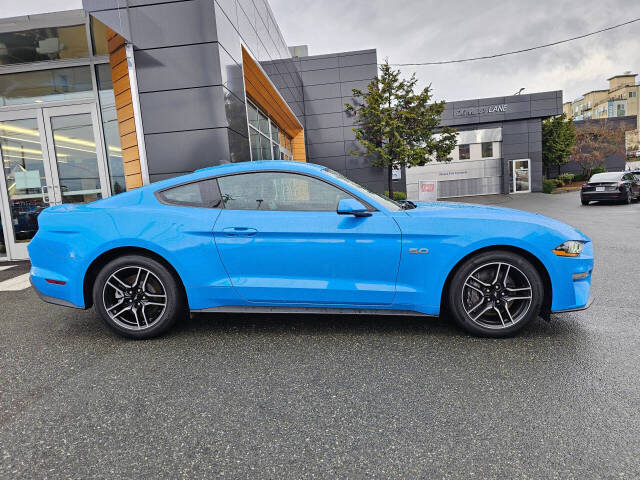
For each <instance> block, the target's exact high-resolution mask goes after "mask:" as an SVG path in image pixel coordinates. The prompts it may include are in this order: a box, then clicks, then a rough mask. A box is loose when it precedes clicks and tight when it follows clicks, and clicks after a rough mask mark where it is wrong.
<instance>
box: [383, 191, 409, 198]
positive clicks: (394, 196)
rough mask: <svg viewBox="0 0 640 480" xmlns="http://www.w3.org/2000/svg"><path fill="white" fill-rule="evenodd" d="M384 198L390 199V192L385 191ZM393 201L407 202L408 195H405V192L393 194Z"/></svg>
mask: <svg viewBox="0 0 640 480" xmlns="http://www.w3.org/2000/svg"><path fill="white" fill-rule="evenodd" d="M384 196H385V197H387V198H389V190H385V192H384ZM393 199H394V200H406V199H407V194H406V193H404V192H393Z"/></svg>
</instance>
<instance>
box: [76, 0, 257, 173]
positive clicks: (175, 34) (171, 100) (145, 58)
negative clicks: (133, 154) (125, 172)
mask: <svg viewBox="0 0 640 480" xmlns="http://www.w3.org/2000/svg"><path fill="white" fill-rule="evenodd" d="M256 1H258V0H256ZM124 3H127V4H128V7H127V5H125V4H124ZM220 3H221V4H224V5H225V7H226V8H227V9H232V10H233V16H234V18H236V19H237V12H236V5H235V2H234V1H221V2H220ZM84 7H85V9H86V10H87V11H89V13H90V14H91V15H93V16H95V17H96V18H97V19H99V20H101V21H103V22H104V23H106V24H107V25H108V26H110V27H111V28H112V29H114V30H115V31H117V32H118V33H120V34H121V35H123V36H124V37H125V38H126V39H127V40H128V41H129V42H130V43H132V44H133V47H134V57H135V62H136V74H137V79H138V90H139V101H140V110H141V116H142V125H143V131H144V134H145V145H146V150H147V163H148V168H149V176H150V179H151V181H156V180H159V179H162V178H167V177H169V176H175V175H180V174H183V173H188V172H191V171H193V170H194V169H197V168H202V167H206V166H211V165H217V164H220V163H225V162H229V161H244V160H248V159H249V156H248V155H249V154H248V152H249V140H248V132H247V118H246V108H245V104H244V98H245V95H244V83H243V75H242V66H241V60H240V61H238V60H237V58H238V55H237V52H238V51H239V48H240V40H239V38H238V37H237V36H236V37H235V38H234V43H230V42H226V43H223V40H224V39H227V38H228V32H229V30H230V28H229V24H230V23H231V22H229V20H228V18H227V17H226V14H225V13H224V11H223V10H222V8H221V5H219V4H218V2H217V1H216V0H183V1H173V2H167V1H163V0H155V1H152V0H128V1H127V2H123V1H121V0H114V1H112V2H105V1H95V0H84ZM114 7H115V8H114ZM117 7H120V9H118V8H117ZM254 21H255V19H254ZM231 30H233V28H231ZM220 34H223V35H227V36H226V37H224V36H221V35H220ZM232 45H233V46H235V47H237V50H235V51H233V50H232V51H233V52H234V53H235V54H236V55H235V57H234V55H233V54H232V53H230V52H229V51H227V48H231V46H232Z"/></svg>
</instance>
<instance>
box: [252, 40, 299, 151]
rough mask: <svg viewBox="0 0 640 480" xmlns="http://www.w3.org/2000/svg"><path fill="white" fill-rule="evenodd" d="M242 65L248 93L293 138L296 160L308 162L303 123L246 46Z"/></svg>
mask: <svg viewBox="0 0 640 480" xmlns="http://www.w3.org/2000/svg"><path fill="white" fill-rule="evenodd" d="M242 65H243V70H244V84H245V89H246V92H247V95H248V96H249V97H251V99H252V100H253V101H254V102H256V103H257V104H258V105H259V106H260V108H261V109H262V110H264V111H265V112H266V113H267V115H269V116H270V117H271V118H273V120H274V121H275V122H276V123H277V124H278V125H279V126H280V128H282V129H283V130H284V131H285V132H286V133H287V135H289V136H290V137H291V138H292V139H293V142H292V150H293V152H291V153H293V158H294V160H299V161H301V162H306V150H305V143H304V129H303V128H302V125H301V124H300V122H299V121H298V119H297V118H296V116H295V114H294V113H293V112H292V111H291V109H290V108H289V105H287V103H286V102H285V101H284V100H283V99H282V97H281V96H280V94H279V93H278V91H277V90H276V89H275V87H274V86H273V85H272V84H271V82H270V81H269V79H268V78H267V76H266V74H265V73H264V72H263V71H262V68H260V66H259V65H258V63H257V62H256V61H255V60H254V59H253V58H252V57H251V55H249V53H248V52H247V51H246V50H245V49H244V47H243V48H242Z"/></svg>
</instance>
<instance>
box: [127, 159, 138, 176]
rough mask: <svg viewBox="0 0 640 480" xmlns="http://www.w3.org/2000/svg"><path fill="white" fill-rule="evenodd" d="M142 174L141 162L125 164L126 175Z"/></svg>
mask: <svg viewBox="0 0 640 480" xmlns="http://www.w3.org/2000/svg"><path fill="white" fill-rule="evenodd" d="M138 173H140V162H126V163H124V174H125V176H128V175H136V174H138Z"/></svg>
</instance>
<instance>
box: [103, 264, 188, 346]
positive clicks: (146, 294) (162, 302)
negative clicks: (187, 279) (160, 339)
mask: <svg viewBox="0 0 640 480" xmlns="http://www.w3.org/2000/svg"><path fill="white" fill-rule="evenodd" d="M93 303H94V305H95V307H96V310H97V311H98V312H99V313H100V316H101V317H102V318H103V320H104V321H105V322H106V324H107V325H108V326H109V327H111V329H113V330H114V331H115V332H117V333H119V334H120V335H123V336H125V337H129V338H135V339H145V338H151V337H155V336H158V335H160V334H162V333H163V332H165V331H166V330H167V329H169V328H170V327H171V326H172V325H173V324H174V323H175V321H176V320H178V319H179V318H183V317H184V316H185V314H186V299H185V296H184V293H183V290H182V288H181V286H180V284H179V283H178V281H177V280H176V278H175V276H174V275H173V273H172V272H171V271H169V269H168V268H167V267H166V266H165V265H163V264H162V263H160V262H158V261H156V260H154V259H152V258H149V257H145V256H142V255H126V256H123V257H120V258H116V259H115V260H112V261H111V262H109V263H108V264H106V265H105V266H104V267H103V268H102V269H101V270H100V272H99V273H98V275H97V277H96V280H95V282H94V285H93Z"/></svg>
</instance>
